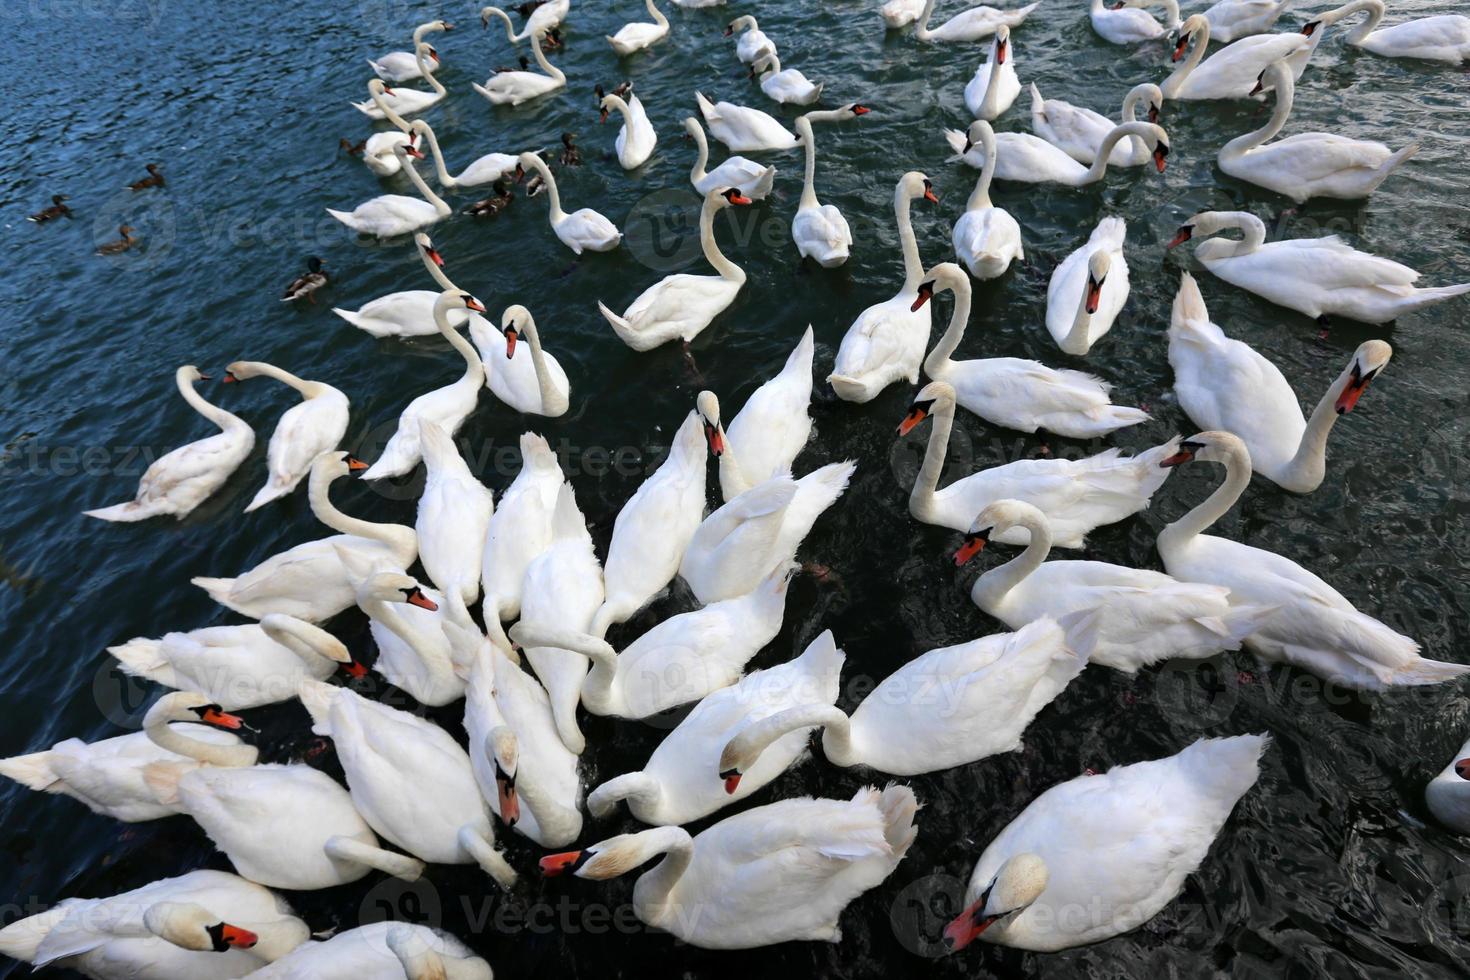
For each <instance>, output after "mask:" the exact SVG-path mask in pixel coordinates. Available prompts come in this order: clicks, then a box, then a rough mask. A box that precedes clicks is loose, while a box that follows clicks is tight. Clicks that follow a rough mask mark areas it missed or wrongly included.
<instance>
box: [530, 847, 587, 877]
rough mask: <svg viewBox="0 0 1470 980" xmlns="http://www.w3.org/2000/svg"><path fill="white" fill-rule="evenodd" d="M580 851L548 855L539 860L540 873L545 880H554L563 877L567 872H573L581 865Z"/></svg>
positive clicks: (581, 853)
mask: <svg viewBox="0 0 1470 980" xmlns="http://www.w3.org/2000/svg"><path fill="white" fill-rule="evenodd" d="M583 853H584V852H582V851H562V852H561V853H560V854H548V855H546V856H545V857H544V858H542V859H541V861H540V864H541V873H542V874H543V875H545V876H546V877H547V878H555V877H556V876H557V875H564V874H566V873H567V872H568V871H575V870H577V867H578V866H579V865H581V863H582V855H583Z"/></svg>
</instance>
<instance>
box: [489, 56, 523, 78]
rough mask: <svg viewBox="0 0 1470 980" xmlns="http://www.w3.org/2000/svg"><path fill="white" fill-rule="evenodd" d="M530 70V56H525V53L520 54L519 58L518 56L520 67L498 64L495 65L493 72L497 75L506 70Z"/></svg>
mask: <svg viewBox="0 0 1470 980" xmlns="http://www.w3.org/2000/svg"><path fill="white" fill-rule="evenodd" d="M530 70H531V59H530V58H527V57H526V56H525V55H521V58H520V67H519V68H508V67H506V66H505V65H498V66H497V67H496V69H495V74H497V75H499V74H501V73H502V72H507V71H530Z"/></svg>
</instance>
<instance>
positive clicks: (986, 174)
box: [965, 128, 995, 211]
mask: <svg viewBox="0 0 1470 980" xmlns="http://www.w3.org/2000/svg"><path fill="white" fill-rule="evenodd" d="M980 145H981V147H983V148H984V150H985V163H984V164H982V165H981V167H980V177H979V179H978V180H976V181H975V189H974V190H973V191H971V192H970V200H969V201H968V202H966V204H965V210H967V211H976V210H979V209H980V208H988V207H992V205H991V203H990V182H991V180H993V179H994V178H995V134H994V132H992V131H991V130H990V129H989V128H986V129H982V130H981V131H980Z"/></svg>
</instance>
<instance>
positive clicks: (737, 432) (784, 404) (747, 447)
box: [698, 324, 815, 502]
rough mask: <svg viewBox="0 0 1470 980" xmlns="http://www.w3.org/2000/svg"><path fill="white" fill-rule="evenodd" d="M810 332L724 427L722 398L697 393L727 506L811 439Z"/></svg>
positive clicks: (787, 465) (784, 468) (786, 468)
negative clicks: (718, 462)
mask: <svg viewBox="0 0 1470 980" xmlns="http://www.w3.org/2000/svg"><path fill="white" fill-rule="evenodd" d="M814 355H815V348H814V341H813V339H812V328H811V325H810V324H808V325H807V328H806V332H805V333H803V334H802V335H801V340H799V341H797V344H796V346H795V347H794V348H793V349H792V351H791V353H790V354H788V355H787V357H786V363H785V364H784V365H783V366H782V368H781V371H780V373H778V374H777V375H776V376H775V377H773V378H771V379H770V380H769V381H767V382H765V383H764V384H762V385H761V386H760V387H759V388H757V389H756V390H755V391H753V392H751V394H750V397H749V398H747V399H746V400H745V405H744V406H742V407H741V409H740V411H739V412H737V413H736V415H735V417H734V418H733V419H731V420H730V425H729V426H728V427H726V426H725V425H724V423H723V421H722V419H721V415H720V400H719V399H718V398H716V397H715V393H714V392H712V391H701V392H700V393H699V398H698V405H699V414H700V416H701V417H702V418H703V420H704V426H705V432H706V433H707V434H708V435H709V438H710V449H711V452H713V453H714V454H715V455H716V456H718V457H719V460H720V496H721V497H722V498H723V499H724V500H725V501H726V502H729V501H731V500H734V499H735V498H736V497H738V496H739V495H740V494H742V493H744V492H745V491H747V490H749V489H750V488H751V487H753V486H756V485H757V484H760V483H764V482H766V481H767V480H769V479H771V478H772V477H773V476H776V475H777V474H779V473H783V472H790V471H791V464H792V462H793V461H794V460H795V459H796V457H797V455H798V454H799V453H800V452H801V451H802V449H804V448H805V447H806V444H807V441H808V440H809V439H810V438H811V435H812V419H811V415H810V414H808V411H809V408H810V406H811V401H812V361H813V358H814Z"/></svg>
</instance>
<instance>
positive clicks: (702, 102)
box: [694, 92, 718, 122]
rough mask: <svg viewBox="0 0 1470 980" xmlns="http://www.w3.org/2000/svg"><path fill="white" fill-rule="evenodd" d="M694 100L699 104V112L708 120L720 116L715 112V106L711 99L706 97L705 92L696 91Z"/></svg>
mask: <svg viewBox="0 0 1470 980" xmlns="http://www.w3.org/2000/svg"><path fill="white" fill-rule="evenodd" d="M694 102H695V104H696V105H698V106H699V114H700V115H702V116H704V118H705V121H706V122H707V121H709V120H711V119H716V118H718V114H717V113H716V112H715V107H714V106H713V105H711V104H710V101H709V99H706V98H705V97H704V93H703V92H695V93H694Z"/></svg>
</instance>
